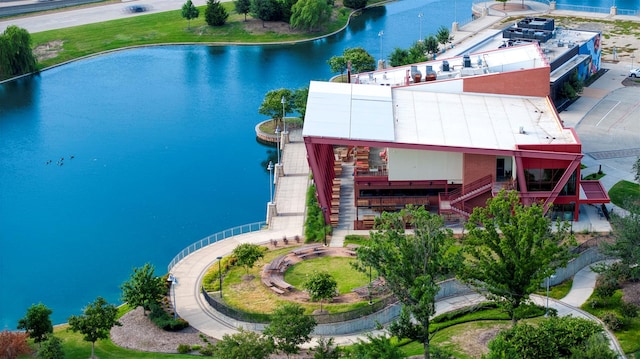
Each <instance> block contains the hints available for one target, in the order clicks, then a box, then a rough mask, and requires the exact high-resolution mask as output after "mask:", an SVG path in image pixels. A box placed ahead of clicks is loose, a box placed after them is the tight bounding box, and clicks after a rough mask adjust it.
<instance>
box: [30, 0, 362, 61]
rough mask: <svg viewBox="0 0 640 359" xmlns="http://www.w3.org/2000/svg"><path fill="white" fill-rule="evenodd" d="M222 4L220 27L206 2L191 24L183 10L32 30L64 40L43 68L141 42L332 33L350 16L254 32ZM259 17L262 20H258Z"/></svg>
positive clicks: (43, 40) (262, 39) (38, 36)
mask: <svg viewBox="0 0 640 359" xmlns="http://www.w3.org/2000/svg"><path fill="white" fill-rule="evenodd" d="M222 5H223V6H224V7H225V8H226V9H227V11H228V13H229V18H228V19H227V23H226V24H225V25H223V26H220V27H212V26H209V25H207V23H206V22H205V19H204V10H205V8H206V7H205V6H201V7H199V9H200V14H201V16H200V17H198V18H197V19H193V20H191V28H190V29H189V28H187V21H186V20H185V19H183V18H182V16H181V10H173V11H167V12H161V13H154V14H147V15H141V16H135V17H127V18H122V19H117V20H111V21H106V22H101V23H95V24H88V25H82V26H76V27H71V28H65V29H58V30H50V31H44V32H39V33H33V34H31V38H32V45H33V47H34V48H35V47H37V46H39V45H44V44H48V43H51V42H54V41H57V40H58V41H62V42H63V44H62V51H59V52H58V54H57V56H55V57H53V58H50V59H47V60H43V61H41V62H40V63H39V66H40V68H44V67H47V66H51V65H55V64H59V63H62V62H65V61H69V60H72V59H76V58H79V57H82V56H87V55H91V54H95V53H98V52H102V51H108V50H114V49H118V48H123V47H128V46H140V45H151V44H167V43H212V44H213V43H216V44H240V43H269V42H283V41H300V40H305V39H309V38H312V37H317V36H322V35H326V34H329V33H331V32H333V31H336V30H338V29H340V28H342V27H343V26H344V25H345V24H346V23H347V20H348V15H349V11H350V10H347V9H345V8H338V9H336V11H335V12H334V13H335V14H336V20H335V21H334V22H332V23H330V24H328V25H327V26H326V28H325V29H324V31H322V32H318V33H306V32H296V33H291V34H283V33H278V32H276V31H261V32H260V33H251V32H248V31H247V30H246V29H245V23H244V21H243V20H244V15H239V14H236V13H235V11H234V10H233V9H234V5H233V3H232V2H225V3H222ZM256 21H259V20H256Z"/></svg>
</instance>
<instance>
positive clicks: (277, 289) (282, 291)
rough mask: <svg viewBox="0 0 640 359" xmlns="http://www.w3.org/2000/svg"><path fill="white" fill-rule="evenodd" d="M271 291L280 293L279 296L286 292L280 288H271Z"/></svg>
mask: <svg viewBox="0 0 640 359" xmlns="http://www.w3.org/2000/svg"><path fill="white" fill-rule="evenodd" d="M269 289H271V290H272V291H274V292H276V293H278V294H284V290H282V289H280V288H278V287H269Z"/></svg>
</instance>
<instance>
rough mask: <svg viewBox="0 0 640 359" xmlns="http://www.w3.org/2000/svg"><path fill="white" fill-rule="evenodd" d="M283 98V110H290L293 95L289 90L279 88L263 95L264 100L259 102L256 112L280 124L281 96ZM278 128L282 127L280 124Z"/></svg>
mask: <svg viewBox="0 0 640 359" xmlns="http://www.w3.org/2000/svg"><path fill="white" fill-rule="evenodd" d="M283 96H284V98H285V104H284V112H292V109H291V106H292V101H291V99H292V98H293V95H292V94H291V90H289V89H285V88H281V89H278V90H271V91H269V92H267V93H266V94H265V95H264V100H262V104H260V108H259V109H258V113H259V114H261V115H265V116H269V117H270V118H272V119H273V120H274V121H275V123H276V124H277V125H278V126H280V125H281V124H282V97H283ZM280 129H281V130H283V129H284V128H283V127H282V126H280Z"/></svg>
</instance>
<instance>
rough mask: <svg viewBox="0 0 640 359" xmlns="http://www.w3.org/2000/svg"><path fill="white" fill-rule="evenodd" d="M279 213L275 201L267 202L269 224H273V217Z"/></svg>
mask: <svg viewBox="0 0 640 359" xmlns="http://www.w3.org/2000/svg"><path fill="white" fill-rule="evenodd" d="M277 215H278V210H277V209H276V203H275V202H269V203H267V225H269V226H270V225H271V219H272V218H273V217H276V216H277Z"/></svg>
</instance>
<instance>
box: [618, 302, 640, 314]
mask: <svg viewBox="0 0 640 359" xmlns="http://www.w3.org/2000/svg"><path fill="white" fill-rule="evenodd" d="M639 309H640V308H638V306H637V305H635V304H633V303H627V302H622V303H621V304H620V314H622V316H623V317H624V318H635V317H637V316H638V310H639Z"/></svg>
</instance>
